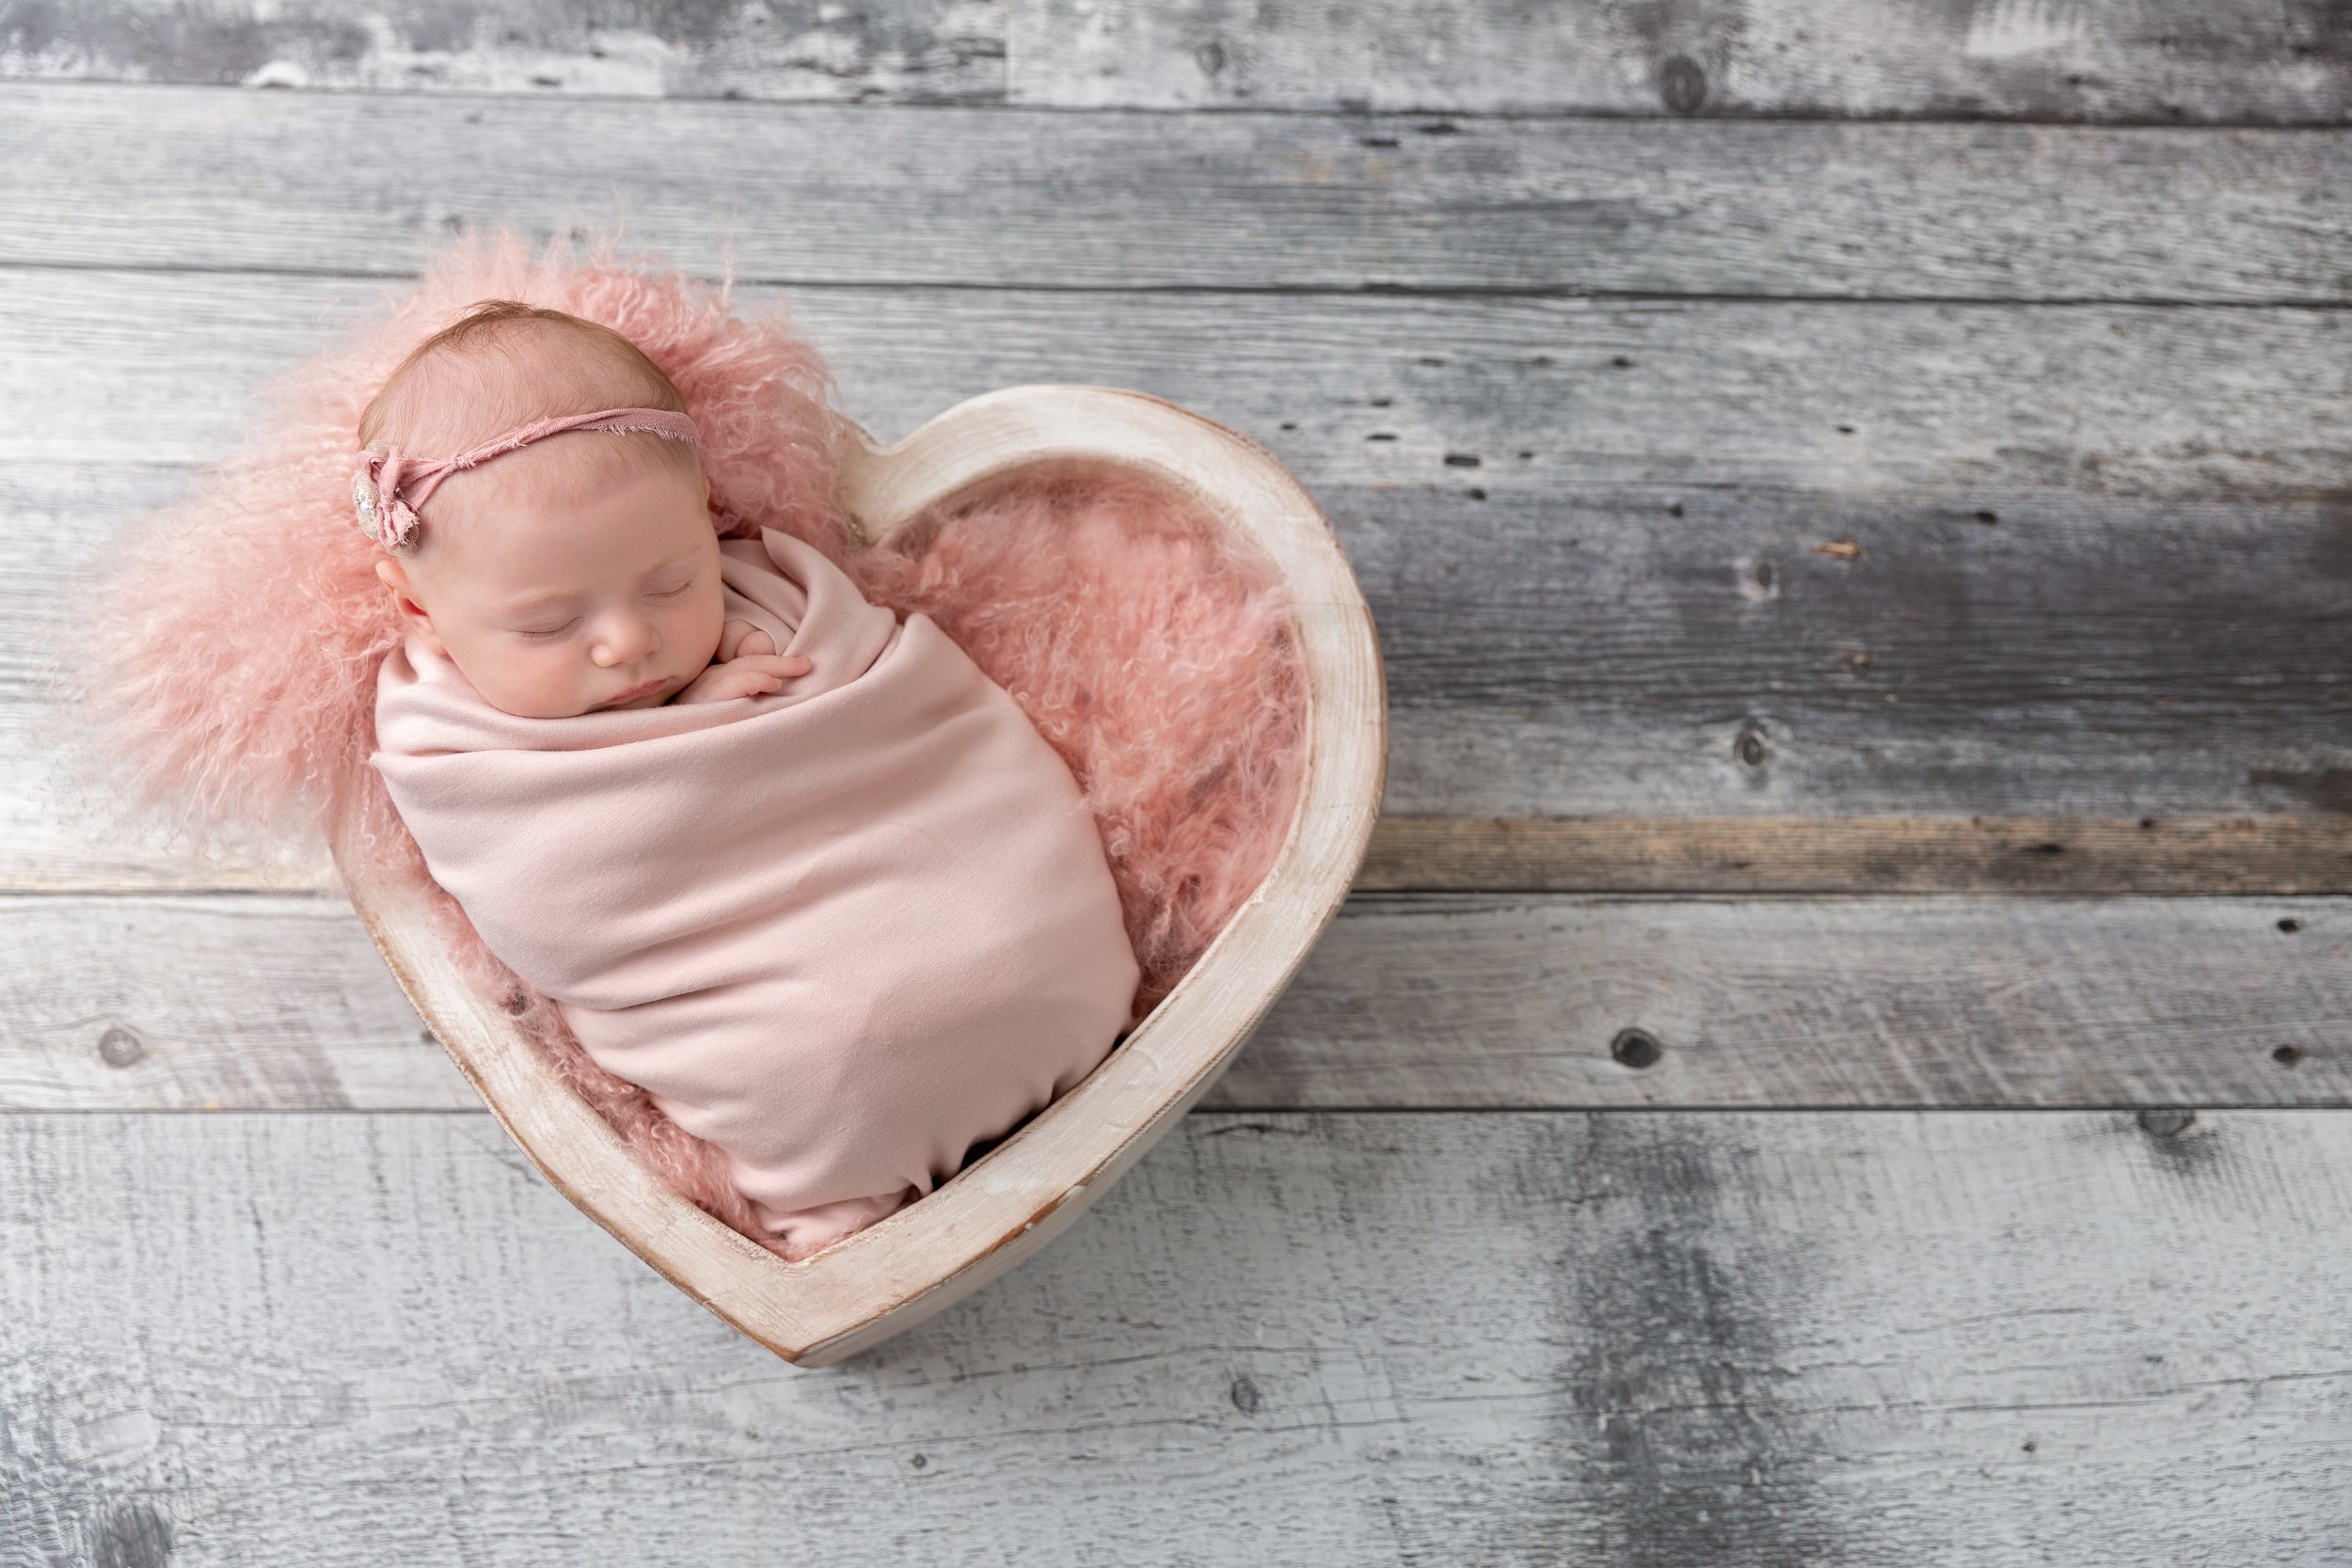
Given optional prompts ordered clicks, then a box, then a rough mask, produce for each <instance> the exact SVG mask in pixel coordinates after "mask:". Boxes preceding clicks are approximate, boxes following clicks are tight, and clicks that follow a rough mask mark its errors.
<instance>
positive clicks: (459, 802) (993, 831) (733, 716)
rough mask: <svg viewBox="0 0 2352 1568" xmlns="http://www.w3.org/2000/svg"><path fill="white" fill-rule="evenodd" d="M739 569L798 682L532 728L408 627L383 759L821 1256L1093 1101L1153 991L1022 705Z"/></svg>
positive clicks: (1098, 851)
mask: <svg viewBox="0 0 2352 1568" xmlns="http://www.w3.org/2000/svg"><path fill="white" fill-rule="evenodd" d="M719 552H720V560H719V568H720V576H721V578H723V582H724V593H725V601H726V614H727V616H728V618H729V619H731V620H739V621H745V622H748V623H750V624H751V625H752V626H756V627H757V628H759V629H760V630H761V631H764V632H766V633H768V635H769V637H770V639H771V641H772V642H773V644H774V646H775V648H776V649H777V651H778V652H780V653H786V654H799V655H802V656H803V657H807V658H808V659H809V660H810V661H811V664H812V668H811V669H810V670H809V672H808V673H806V674H804V675H798V676H794V677H792V678H790V679H788V680H787V681H786V682H785V683H784V686H783V687H782V689H779V690H776V691H772V692H770V693H769V694H767V695H766V696H760V697H747V698H739V699H737V700H735V701H733V702H718V703H695V704H689V705H681V704H676V703H671V704H668V705H662V706H658V707H645V708H614V709H609V710H605V711H591V712H587V713H583V714H580V715H578V716H577V717H573V718H567V719H523V718H516V716H515V715H513V714H510V713H504V712H501V710H500V709H498V708H496V707H493V706H491V705H490V704H489V703H487V702H485V701H484V700H483V698H482V696H481V694H480V693H479V692H477V691H476V690H475V689H473V687H472V685H471V684H470V683H469V682H468V681H467V679H466V677H465V675H464V674H463V673H460V672H459V671H458V669H457V666H456V665H455V664H453V663H452V662H451V661H450V660H449V659H448V658H446V657H442V656H441V655H439V654H437V653H436V652H434V650H433V649H432V648H431V647H430V646H429V645H427V644H426V643H425V642H424V641H423V640H422V639H421V638H419V637H417V636H415V635H414V634H413V633H412V634H411V635H410V637H409V638H408V640H407V641H406V642H405V643H404V644H403V645H402V646H400V647H398V648H394V649H393V650H392V651H391V653H390V654H389V656H388V657H386V658H385V660H384V666H383V670H382V673H381V675H380V676H379V679H378V685H377V694H376V707H375V735H376V741H377V744H378V746H379V747H380V748H381V749H380V750H379V751H377V752H375V754H374V755H373V757H372V758H371V761H372V762H373V766H374V767H375V768H376V770H377V772H379V773H380V774H382V775H383V778H384V783H385V785H386V787H388V788H389V790H390V791H391V796H392V802H393V804H394V805H396V806H398V807H399V809H400V817H401V820H402V821H403V822H405V823H406V824H407V825H408V829H409V831H410V832H412V833H414V834H415V835H416V838H417V843H418V844H419V846H420V847H422V849H423V851H424V858H425V863H426V864H427V865H429V866H431V867H432V870H433V876H434V879H435V880H436V881H437V882H439V883H440V884H441V886H442V887H444V888H446V889H447V890H448V891H449V892H450V893H451V894H453V895H455V897H456V899H457V901H458V902H459V904H461V905H463V906H464V908H465V911H466V913H467V915H468V916H469V918H470V919H471V920H472V921H473V925H474V929H475V930H477V931H479V932H480V933H481V934H482V938H483V940H484V941H485V942H487V943H488V944H489V946H490V949H491V951H493V952H495V953H496V954H498V956H499V957H500V958H502V959H504V960H505V961H506V962H507V963H508V964H509V965H511V966H512V967H513V968H514V970H515V972H516V974H520V975H521V976H522V977H523V978H524V979H526V980H528V981H530V982H531V983H532V985H534V986H536V987H537V988H538V989H539V990H542V991H544V992H545V993H547V994H548V995H549V996H551V997H553V998H554V999H555V1001H556V1005H557V1006H558V1007H559V1008H560V1009H561V1010H562V1012H563V1017H564V1022H565V1023H567V1024H569V1025H570V1026H571V1030H572V1033H573V1035H574V1036H575V1037H578V1038H579V1040H580V1044H581V1045H582V1046H583V1047H585V1048H586V1049H587V1052H588V1054H589V1055H591V1056H592V1057H594V1058H595V1059H596V1063H597V1065H599V1066H601V1067H603V1068H605V1069H608V1070H610V1071H612V1072H614V1073H616V1074H618V1075H619V1076H621V1077H623V1078H626V1079H627V1080H628V1081H629V1082H630V1083H632V1084H635V1085H638V1086H639V1087H641V1088H643V1089H644V1090H646V1091H647V1092H648V1093H649V1094H650V1095H651V1096H652V1098H653V1103H654V1105H655V1107H656V1108H657V1109H659V1110H660V1112H661V1113H662V1114H663V1115H664V1116H667V1117H669V1118H670V1119H671V1120H672V1121H674V1122H675V1123H676V1124H677V1125H678V1126H680V1127H681V1128H684V1129H685V1130H686V1131H687V1132H690V1133H691V1134H693V1135H694V1136H695V1137H698V1138H701V1139H703V1140H705V1141H706V1142H708V1143H712V1144H715V1145H717V1146H718V1147H719V1148H721V1149H723V1150H724V1151H725V1152H726V1154H727V1156H728V1161H729V1165H728V1175H729V1178H730V1180H732V1181H733V1183H734V1185H735V1188H736V1190H737V1191H738V1192H739V1193H741V1194H742V1195H743V1196H745V1197H747V1198H749V1199H750V1200H751V1204H752V1212H753V1213H754V1215H755V1218H756V1219H757V1220H758V1221H759V1224H760V1226H761V1227H762V1228H764V1229H765V1230H767V1231H768V1232H769V1233H770V1234H771V1235H772V1236H774V1237H775V1238H776V1239H777V1241H778V1242H779V1243H781V1246H780V1248H779V1250H781V1251H783V1252H784V1253H785V1254H786V1255H787V1257H805V1256H806V1255H808V1254H810V1253H813V1252H815V1251H817V1250H818V1248H819V1247H822V1246H824V1245H825V1244H826V1243H829V1242H833V1241H835V1240H837V1239H838V1238H840V1237H842V1236H846V1235H848V1234H849V1233H850V1232H851V1231H852V1230H857V1229H860V1228H863V1227H865V1226H867V1225H870V1224H872V1223H873V1222H874V1221H876V1220H878V1219H881V1218H882V1216H884V1215H886V1214H889V1213H892V1212H895V1211H897V1210H898V1209H899V1208H902V1207H903V1206H904V1205H906V1204H907V1203H908V1202H911V1201H913V1200H914V1199H915V1198H917V1197H920V1196H922V1195H923V1194H925V1193H928V1192H930V1190H931V1189H932V1188H933V1187H934V1186H935V1185H936V1184H937V1183H939V1182H941V1181H945V1180H947V1178H949V1177H951V1176H953V1175H954V1174H955V1173H956V1172H957V1171H958V1170H959V1169H961V1167H962V1165H963V1162H964V1155H965V1152H966V1151H967V1150H968V1149H970V1148H972V1146H973V1145H975V1144H977V1143H980V1142H983V1141H993V1140H996V1139H999V1138H1002V1137H1003V1136H1004V1135H1005V1134H1006V1133H1008V1132H1011V1131H1012V1129H1013V1128H1014V1127H1016V1126H1017V1125H1019V1124H1020V1123H1021V1122H1022V1121H1023V1120H1025V1118H1027V1117H1029V1116H1030V1115H1032V1114H1033V1113H1035V1112H1037V1111H1039V1110H1041V1109H1042V1108H1044V1106H1046V1105H1047V1104H1048V1103H1050V1102H1051V1101H1053V1100H1054V1099H1055V1098H1056V1097H1057V1095H1060V1094H1061V1093H1063V1092H1064V1091H1066V1090H1068V1089H1071V1088H1073V1087H1075V1086H1076V1085H1077V1084H1078V1082H1079V1080H1081V1079H1083V1078H1084V1077H1086V1075H1087V1074H1088V1073H1089V1072H1091V1071H1093V1070H1094V1066H1095V1064H1096V1063H1097V1062H1100V1061H1101V1060H1102V1059H1103V1057H1104V1055H1105V1054H1106V1053H1108V1052H1109V1051H1110V1049H1111V1044H1112V1041H1113V1040H1114V1039H1115V1038H1116V1037H1117V1036H1118V1034H1119V1032H1120V1030H1121V1029H1123V1028H1125V1027H1126V1024H1127V1009H1128V1006H1129V1004H1130V1003H1131V1002H1133V1000H1134V998H1135V993H1136V980H1137V979H1138V978H1139V977H1140V973H1141V972H1140V971H1139V970H1138V969H1137V967H1136V960H1135V956H1134V954H1133V953H1132V952H1131V951H1130V950H1129V948H1128V944H1127V933H1126V930H1125V928H1124V927H1123V926H1122V924H1121V921H1120V908H1119V892H1118V889H1117V888H1116V887H1114V886H1113V885H1112V882H1111V874H1110V868H1109V866H1108V865H1106V864H1105V863H1104V858H1103V840H1102V835H1101V834H1100V833H1099V832H1096V830H1095V826H1094V819H1093V817H1092V816H1089V815H1088V812H1087V809H1086V805H1085V803H1084V802H1083V801H1081V800H1079V799H1078V790H1077V786H1076V784H1074V783H1073V781H1072V779H1071V776H1070V769H1069V768H1067V767H1065V766H1064V765H1063V763H1062V760H1061V758H1059V757H1057V756H1056V755H1055V754H1054V752H1053V749H1052V748H1051V747H1049V746H1047V745H1046V744H1045V742H1044V740H1043V739H1042V738H1041V736H1039V735H1038V733H1037V731H1036V730H1035V729H1034V728H1032V727H1031V726H1030V723H1029V721H1028V719H1027V718H1026V716H1025V715H1024V714H1023V713H1022V711H1021V709H1020V708H1019V707H1018V706H1017V705H1014V703H1013V701H1012V699H1011V698H1010V697H1009V696H1008V695H1006V693H1005V690H1004V689H1003V688H1002V687H1000V686H997V685H996V684H995V683H994V682H993V681H991V680H990V679H989V678H988V677H987V676H986V675H984V674H982V673H980V670H979V667H978V666H977V665H976V664H974V663H973V662H972V660H971V658H970V657H968V656H966V655H965V653H964V652H963V650H962V649H961V648H959V647H957V646H956V645H955V644H954V643H953V642H951V641H948V640H947V636H946V633H945V632H943V631H941V630H940V629H939V626H938V625H937V623H935V622H933V621H932V620H931V618H930V616H928V615H925V614H923V613H921V612H920V611H917V612H916V613H914V614H913V615H910V616H908V617H907V618H906V619H905V620H904V621H903V622H902V621H900V620H899V619H898V617H897V616H895V615H893V614H892V613H891V612H890V611H889V610H887V609H885V608H883V607H882V606H880V605H875V604H869V603H867V602H866V599H865V598H864V597H862V596H861V595H860V594H859V593H858V591H857V588H856V586H855V585H854V584H853V583H851V582H850V579H849V578H848V577H846V576H845V575H843V573H842V571H841V569H840V568H839V567H837V566H835V565H834V563H833V562H830V561H827V560H826V559H825V557H824V555H823V554H822V553H821V552H820V551H818V550H817V549H816V548H815V547H814V546H809V545H806V544H804V543H803V542H802V541H800V540H798V539H795V538H793V537H792V536H791V535H790V534H788V533H779V532H777V531H774V530H773V529H770V530H768V531H765V532H763V533H762V534H761V536H760V538H759V539H758V540H757V541H756V542H755V541H752V540H743V539H730V540H726V541H724V542H723V543H722V544H721V545H720V546H719Z"/></svg>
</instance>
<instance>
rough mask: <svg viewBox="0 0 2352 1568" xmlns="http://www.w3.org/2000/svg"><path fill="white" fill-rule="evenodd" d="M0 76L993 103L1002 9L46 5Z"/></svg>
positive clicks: (777, 1) (887, 2)
mask: <svg viewBox="0 0 2352 1568" xmlns="http://www.w3.org/2000/svg"><path fill="white" fill-rule="evenodd" d="M0 79H16V80H54V79H95V80H112V81H129V82H209V83H218V84H226V85H232V86H243V87H278V88H339V89H352V88H359V89H364V90H367V91H372V92H446V93H467V94H472V93H485V92H488V93H520V94H526V95H529V94H544V93H564V94H573V93H578V94H594V95H596V96H599V97H616V96H617V97H660V96H663V95H667V94H677V95H681V96H688V97H698V98H729V99H737V98H784V99H816V100H824V101H842V102H858V103H863V102H866V101H867V100H870V99H882V100H885V101H888V102H893V103H963V102H985V101H990V100H997V99H1001V98H1002V97H1003V96H1004V90H1005V25H1004V9H1003V6H1002V4H1001V3H1000V0H861V3H860V4H858V5H855V6H846V5H834V4H827V3H824V0H761V3H759V4H756V5H724V6H712V5H703V4H695V3H692V0H675V3H663V0H653V3H650V4H642V3H641V4H631V5H627V6H580V5H569V4H564V3H562V0H493V3H490V4H480V3H455V4H453V3H450V0H389V3H386V0H371V3H370V4H367V5H355V4H350V3H347V0H291V3H280V0H256V3H250V4H247V3H242V0H206V3H204V4H201V5H187V4H182V3H179V0H75V3H74V4H72V5H53V4H42V3H40V0H27V3H20V4H11V5H8V6H6V7H4V8H0Z"/></svg>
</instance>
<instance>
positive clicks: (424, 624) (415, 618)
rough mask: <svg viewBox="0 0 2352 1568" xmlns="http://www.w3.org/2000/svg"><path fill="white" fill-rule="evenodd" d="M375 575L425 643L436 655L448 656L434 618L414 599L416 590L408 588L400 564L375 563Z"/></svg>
mask: <svg viewBox="0 0 2352 1568" xmlns="http://www.w3.org/2000/svg"><path fill="white" fill-rule="evenodd" d="M375 575H376V576H377V577H378V578H381V579H383V583H384V586H385V588H386V589H388V590H389V592H390V594H391V595H392V607H393V608H394V609H396V610H399V611H400V614H401V618H402V619H403V620H405V621H407V622H409V623H410V624H411V625H412V626H414V627H415V628H416V629H417V630H418V631H421V632H422V633H423V634H424V640H425V641H426V642H428V643H430V644H431V645H432V648H433V651H434V652H435V653H437V654H443V655H446V654H447V653H448V651H449V650H448V649H446V648H444V647H443V646H442V645H441V639H440V637H439V635H438V634H437V633H436V632H435V631H434V629H433V617H432V616H430V615H428V614H426V613H425V609H424V606H422V605H421V604H419V603H418V602H417V601H416V599H415V598H414V597H413V594H414V593H415V590H413V589H411V588H410V587H409V586H408V578H407V575H406V574H405V573H404V572H403V571H401V569H400V565H399V563H398V562H391V561H379V562H376V563H375Z"/></svg>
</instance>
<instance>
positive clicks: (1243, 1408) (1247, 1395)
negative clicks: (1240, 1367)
mask: <svg viewBox="0 0 2352 1568" xmlns="http://www.w3.org/2000/svg"><path fill="white" fill-rule="evenodd" d="M1232 1401H1233V1408H1234V1409H1236V1410H1238V1411H1240V1412H1241V1413H1242V1414H1243V1415H1245V1416H1254V1415H1256V1414H1257V1413H1258V1406H1259V1404H1260V1403H1261V1402H1262V1401H1261V1399H1260V1396H1259V1394H1258V1386H1257V1385H1256V1384H1254V1383H1252V1382H1250V1381H1249V1379H1248V1378H1247V1377H1237V1378H1235V1379H1233V1387H1232Z"/></svg>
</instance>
